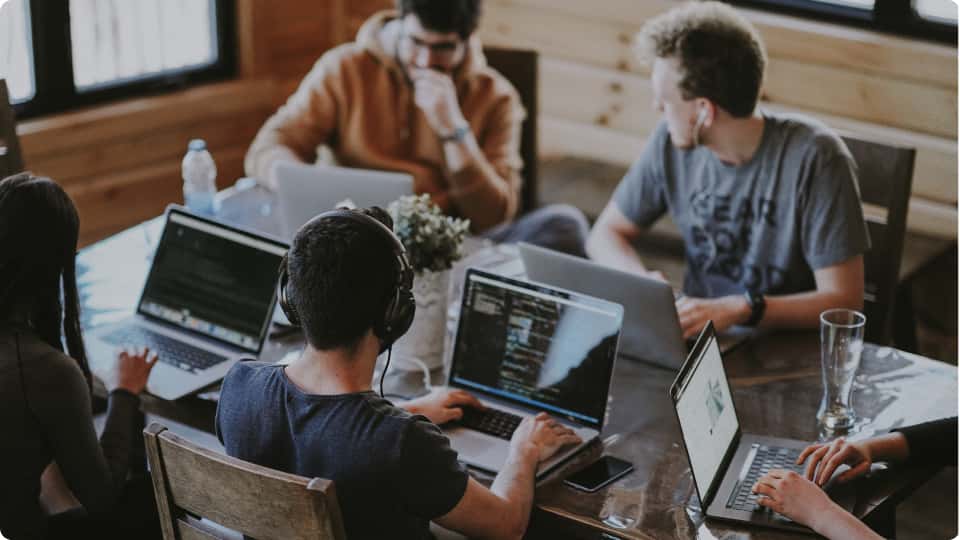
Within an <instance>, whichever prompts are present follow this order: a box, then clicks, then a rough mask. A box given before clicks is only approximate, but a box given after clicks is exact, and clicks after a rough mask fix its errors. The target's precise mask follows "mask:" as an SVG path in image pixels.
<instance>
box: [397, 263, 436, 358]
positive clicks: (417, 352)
mask: <svg viewBox="0 0 960 540" xmlns="http://www.w3.org/2000/svg"><path fill="white" fill-rule="evenodd" d="M449 285H450V270H442V271H439V272H430V271H425V272H422V273H420V274H417V275H416V277H414V279H413V297H414V299H415V300H416V302H417V313H416V315H415V316H414V318H413V324H412V325H411V326H410V329H409V330H407V333H406V334H404V335H403V337H401V338H400V339H398V340H397V342H396V343H395V344H394V345H393V359H392V360H391V368H390V369H393V368H394V367H396V369H401V370H406V371H419V370H423V369H425V368H426V369H428V370H433V369H436V368H439V367H440V366H442V365H443V340H444V336H445V332H446V320H447V288H448V287H449Z"/></svg>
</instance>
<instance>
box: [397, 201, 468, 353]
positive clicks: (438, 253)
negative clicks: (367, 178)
mask: <svg viewBox="0 0 960 540" xmlns="http://www.w3.org/2000/svg"><path fill="white" fill-rule="evenodd" d="M387 211H388V212H389V213H390V217H392V218H393V230H394V232H395V233H396V235H397V237H398V238H400V242H401V243H403V246H404V248H405V249H406V251H407V259H408V260H409V261H410V266H411V267H412V268H413V270H414V272H415V277H414V280H413V295H414V298H415V299H416V302H417V313H416V316H415V317H414V320H413V325H412V326H411V327H410V330H408V331H407V333H406V335H404V336H403V337H402V338H400V339H399V340H397V343H396V344H395V345H394V348H393V354H394V356H395V360H394V361H395V365H396V366H397V367H399V368H401V369H407V370H417V369H425V370H430V369H434V368H438V367H440V366H441V365H442V364H443V339H444V332H445V329H446V311H447V288H448V286H449V283H450V268H451V267H452V266H453V263H455V262H457V261H458V260H459V259H460V258H461V257H462V256H463V251H462V249H463V240H464V238H465V237H466V235H467V231H468V230H469V228H470V221H469V220H466V219H458V218H453V217H450V216H447V215H444V214H443V212H441V211H440V208H439V207H438V206H437V205H436V204H434V203H433V201H432V200H431V199H430V195H428V194H422V195H408V196H405V197H401V198H399V199H397V200H396V201H394V202H392V203H390V205H389V206H388V207H387Z"/></svg>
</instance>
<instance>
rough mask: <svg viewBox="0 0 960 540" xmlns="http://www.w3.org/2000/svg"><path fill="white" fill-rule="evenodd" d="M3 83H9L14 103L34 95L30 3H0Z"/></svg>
mask: <svg viewBox="0 0 960 540" xmlns="http://www.w3.org/2000/svg"><path fill="white" fill-rule="evenodd" d="M0 79H6V81H7V90H8V91H9V93H10V99H11V100H12V101H13V102H14V103H23V102H24V101H29V100H30V99H31V98H32V97H33V95H34V80H33V51H32V48H31V46H30V6H29V5H28V4H27V0H8V1H7V2H6V3H4V1H3V0H0Z"/></svg>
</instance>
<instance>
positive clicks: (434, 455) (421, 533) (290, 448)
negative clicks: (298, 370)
mask: <svg viewBox="0 0 960 540" xmlns="http://www.w3.org/2000/svg"><path fill="white" fill-rule="evenodd" d="M216 423H217V426H216V427H217V436H218V437H219V438H220V441H221V442H223V444H224V446H225V447H226V450H227V454H229V455H231V456H234V457H238V458H240V459H243V460H245V461H250V462H252V463H256V464H259V465H263V466H265V467H270V468H272V469H277V470H280V471H284V472H288V473H293V474H298V475H301V476H306V477H308V478H312V477H320V478H327V479H330V480H333V481H334V485H335V486H336V492H337V499H338V502H339V503H340V511H341V513H342V514H343V520H344V527H345V528H346V532H347V537H349V538H429V537H430V536H429V522H430V520H432V519H434V518H437V517H440V516H443V515H444V514H446V513H448V512H449V511H450V510H452V509H453V507H454V506H456V505H457V503H458V502H460V499H461V498H462V497H463V494H464V492H465V491H466V488H467V479H468V475H467V471H466V468H465V467H464V466H463V465H462V464H461V463H460V462H459V461H457V453H456V452H455V451H454V450H453V449H451V448H450V443H449V440H448V439H447V438H446V436H444V435H443V433H442V432H441V431H440V429H439V428H438V427H437V426H435V425H434V424H432V423H431V422H430V421H429V420H427V419H426V418H425V417H423V416H419V415H416V416H414V415H411V414H410V413H408V412H406V411H404V410H403V409H400V408H398V407H394V406H393V405H392V404H391V403H390V402H389V401H386V400H384V399H381V398H380V397H379V396H378V395H376V394H374V393H373V392H360V393H355V394H341V395H334V396H322V395H313V394H306V393H304V392H303V391H301V390H300V389H299V388H297V387H296V386H295V385H294V384H293V383H292V382H290V380H289V379H288V378H287V376H286V374H285V373H284V371H283V367H282V366H277V365H272V364H265V363H262V362H240V363H238V364H237V365H235V366H234V367H233V369H231V370H230V372H229V373H228V374H227V377H226V378H225V379H224V381H223V389H222V390H221V393H220V403H219V405H218V406H217V420H216Z"/></svg>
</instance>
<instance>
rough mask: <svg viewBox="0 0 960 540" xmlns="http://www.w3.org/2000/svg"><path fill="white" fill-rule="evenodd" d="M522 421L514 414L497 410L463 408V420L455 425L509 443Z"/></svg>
mask: <svg viewBox="0 0 960 540" xmlns="http://www.w3.org/2000/svg"><path fill="white" fill-rule="evenodd" d="M522 420H523V418H521V417H519V416H517V415H515V414H510V413H508V412H505V411H499V410H497V409H490V408H487V409H475V408H473V407H464V408H463V418H461V419H460V420H458V421H457V423H458V424H459V425H461V426H463V427H466V428H470V429H472V430H475V431H479V432H481V433H486V434H488V435H493V436H494V437H499V438H501V439H506V440H508V441H509V440H510V437H513V432H514V431H516V429H517V426H519V425H520V422H521V421H522Z"/></svg>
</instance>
